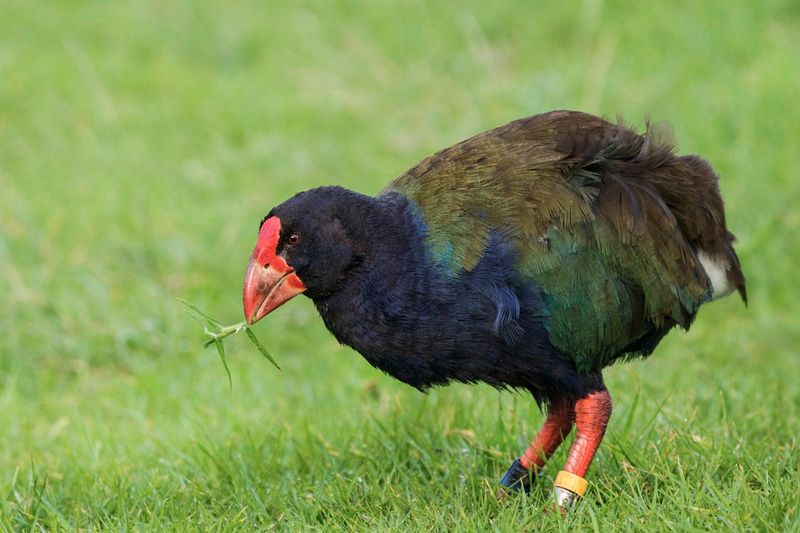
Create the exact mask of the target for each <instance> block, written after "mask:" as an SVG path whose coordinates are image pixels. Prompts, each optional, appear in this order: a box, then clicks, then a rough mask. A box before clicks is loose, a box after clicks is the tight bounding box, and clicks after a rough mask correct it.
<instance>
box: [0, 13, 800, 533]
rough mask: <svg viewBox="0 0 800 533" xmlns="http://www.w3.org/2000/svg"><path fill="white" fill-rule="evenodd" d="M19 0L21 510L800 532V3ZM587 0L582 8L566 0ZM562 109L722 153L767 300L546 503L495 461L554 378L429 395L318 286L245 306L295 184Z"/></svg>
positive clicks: (1, 25) (759, 300)
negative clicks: (567, 489)
mask: <svg viewBox="0 0 800 533" xmlns="http://www.w3.org/2000/svg"><path fill="white" fill-rule="evenodd" d="M538 4H539V3H538V2H537V3H536V5H534V3H531V2H527V1H523V0H520V1H517V2H503V3H502V5H500V3H498V2H483V3H476V4H474V5H470V6H466V5H464V4H463V3H460V2H459V3H452V4H447V3H442V2H425V1H417V2H404V3H402V5H396V4H395V3H393V2H388V1H377V2H339V3H332V2H323V1H318V2H308V3H304V5H302V6H301V5H300V4H299V3H293V2H287V3H280V4H278V3H274V4H273V3H272V2H270V3H266V2H256V1H252V2H248V1H234V2H215V3H211V2H208V3H202V4H201V3H198V2H150V1H148V2H145V1H142V2H99V1H97V2H91V1H80V0H74V1H64V2H60V3H56V2H34V1H27V0H3V2H2V5H1V6H0V11H1V12H2V16H0V80H2V81H0V307H1V308H2V310H3V312H2V313H1V314H0V332H2V335H1V336H0V529H2V530H29V529H33V530H44V529H77V528H83V529H86V530H90V529H91V530H95V529H112V530H131V529H132V530H147V529H168V530H172V529H197V530H241V531H253V530H269V529H273V528H274V529H282V530H293V531H300V530H308V529H317V530H330V529H344V530H351V529H353V530H395V529H400V530H403V529H405V530H437V531H451V530H456V531H461V530H467V531H469V530H480V531H483V530H487V529H496V530H502V531H518V530H520V529H523V530H538V529H539V528H543V529H545V530H565V531H566V530H570V531H571V530H592V529H594V530H601V531H609V530H616V529H621V530H642V531H653V530H696V529H706V530H715V531H720V530H731V529H733V530H770V529H774V530H785V531H792V530H794V531H797V530H798V529H800V509H799V507H800V497H799V496H798V491H797V487H798V486H799V485H800V447H799V445H798V434H800V412H799V406H800V380H798V377H799V376H800V354H799V353H798V351H800V350H799V349H800V319H799V318H798V317H800V299H798V286H800V270H798V265H800V237H798V235H800V211H799V210H798V205H800V181H799V180H798V174H797V169H798V168H800V157H799V156H798V153H799V151H798V140H799V139H800V106H798V103H797V102H798V100H797V99H798V95H799V94H800V54H798V50H800V8H798V5H797V3H796V2H792V1H790V0H786V1H764V2H760V1H752V2H740V1H731V2H728V1H715V2H688V1H686V2H670V3H664V4H663V5H657V4H656V3H644V2H642V3H636V4H635V5H634V3H633V2H620V1H614V2H605V3H604V2H602V1H597V0H596V1H591V0H586V1H585V2H576V1H566V2H560V3H555V2H554V3H548V4H549V5H544V3H542V5H538ZM556 6H557V7H556ZM553 108H573V109H582V110H585V111H589V112H595V113H599V114H603V115H605V116H608V117H611V118H613V117H615V116H616V115H617V113H622V114H623V115H624V116H625V117H626V119H627V120H629V121H631V122H633V123H634V124H637V125H639V126H641V125H642V124H643V122H644V119H645V117H646V116H648V115H649V116H651V117H652V118H653V119H654V120H669V121H671V122H672V123H673V125H674V129H675V132H676V136H677V139H678V143H679V148H680V150H681V152H682V153H700V154H703V155H704V156H705V157H706V158H707V159H708V160H709V161H710V162H711V163H712V164H713V165H714V167H715V168H716V169H717V170H718V171H719V173H720V174H721V176H722V182H721V187H722V190H723V194H724V196H725V198H726V201H727V210H728V218H729V225H730V227H731V229H732V231H733V232H734V233H736V234H737V235H738V237H739V241H740V242H739V247H738V250H739V251H740V256H741V258H742V262H743V265H744V268H745V272H746V274H747V275H748V282H749V283H748V290H749V293H750V297H751V304H750V307H749V308H748V309H745V308H744V307H743V306H742V305H741V303H740V302H739V301H737V299H735V298H729V299H727V300H724V301H721V302H718V303H714V304H712V305H709V306H708V307H707V308H705V309H703V310H702V311H701V313H700V316H699V318H698V320H697V322H696V324H695V326H694V327H693V328H692V331H691V332H690V333H689V334H683V333H679V332H676V333H674V334H672V335H670V336H669V337H668V338H667V339H666V340H665V341H664V342H663V344H662V345H661V347H660V348H659V349H658V350H657V352H656V354H655V355H654V356H653V357H652V358H651V359H649V360H647V361H645V362H635V363H631V364H627V365H619V366H615V367H612V368H610V369H608V371H607V372H606V381H607V383H608V385H609V388H610V390H611V393H612V395H613V397H614V401H615V412H614V416H613V418H612V421H611V424H610V427H609V430H608V436H607V438H606V442H605V443H604V445H603V446H602V448H601V450H600V452H599V455H598V457H597V459H596V461H595V463H594V465H593V467H592V469H591V471H590V473H589V476H588V477H589V480H590V482H591V488H590V491H589V493H588V494H587V497H586V498H585V499H584V501H583V502H582V504H581V505H580V507H579V508H578V509H577V510H576V511H575V512H574V513H571V514H570V515H569V516H566V517H561V516H559V515H557V514H554V513H547V512H544V511H545V509H546V508H547V507H548V505H549V500H548V498H549V490H550V485H551V479H552V476H553V474H554V473H555V472H556V471H557V470H558V468H559V466H560V465H559V463H560V462H561V461H563V459H564V457H565V450H561V451H560V452H559V454H558V455H557V456H556V457H555V458H554V460H553V463H554V464H552V465H551V466H550V468H549V469H548V476H550V477H548V478H547V479H546V480H544V482H543V483H542V484H541V486H540V488H538V489H536V490H535V491H534V492H533V493H532V494H531V495H530V496H529V497H527V498H523V497H520V498H512V499H511V500H509V501H506V502H503V503H498V502H497V501H496V500H495V499H494V497H493V493H494V489H495V487H496V482H497V481H498V480H499V478H500V476H501V475H502V473H503V472H504V471H505V468H506V467H507V466H508V464H509V463H510V461H511V460H512V458H513V457H514V456H516V455H517V454H518V453H519V452H520V451H522V449H524V447H525V445H526V441H527V440H528V439H529V438H530V437H531V436H532V435H533V433H534V432H535V430H536V429H537V427H538V425H539V424H540V423H541V421H542V415H541V414H540V413H539V412H538V411H537V410H536V409H535V407H534V405H533V402H532V401H531V400H530V399H529V398H528V397H526V396H525V395H523V394H512V393H507V392H506V393H501V392H498V391H495V390H493V389H491V388H489V387H486V386H475V387H468V386H463V385H454V386H451V387H448V388H444V389H439V390H436V391H434V392H432V393H430V394H428V395H422V394H420V393H419V392H416V391H415V390H413V389H410V388H408V387H405V386H403V385H402V384H400V383H397V382H394V381H393V380H392V379H390V378H388V377H386V376H384V375H382V374H380V373H379V372H377V371H375V370H374V369H372V368H371V367H370V366H369V365H368V364H367V363H366V362H365V361H364V360H363V359H362V358H361V357H360V356H358V355H357V354H355V353H353V352H351V351H350V350H348V349H345V348H343V347H341V346H339V345H338V344H337V343H336V342H335V341H334V339H333V338H332V337H331V336H330V335H329V334H328V333H327V331H326V330H325V329H324V326H323V325H322V323H321V321H320V320H319V319H318V317H317V316H316V313H315V311H314V309H313V307H312V306H311V305H310V302H309V301H307V300H306V299H304V298H298V299H297V300H296V301H293V302H291V303H290V304H288V305H286V306H284V307H283V308H281V309H280V310H279V312H276V313H274V315H271V316H270V317H269V318H268V319H267V320H264V321H263V322H261V323H259V324H258V326H257V327H256V333H257V334H258V335H259V337H260V338H261V340H262V341H263V342H264V344H265V346H266V347H267V348H268V349H269V350H270V351H271V353H272V354H273V355H274V356H275V357H276V359H277V360H278V361H280V364H281V367H282V369H283V370H282V371H278V370H277V369H275V368H274V367H273V366H272V365H270V364H269V363H268V362H267V361H265V360H264V359H263V358H262V357H261V356H260V355H259V354H258V352H257V351H256V350H255V349H254V348H253V347H252V346H250V344H249V343H248V342H247V339H246V338H244V336H237V337H241V338H236V339H232V342H231V343H229V346H228V356H229V365H230V368H231V371H232V373H233V391H232V392H231V391H229V389H228V384H227V381H226V377H225V374H224V370H223V368H222V367H221V365H220V362H219V359H218V357H217V354H216V353H215V351H214V350H213V348H210V349H207V350H203V349H202V341H203V338H202V334H201V332H200V330H199V329H198V327H197V324H196V323H194V322H193V321H192V320H191V319H190V318H189V317H188V316H187V315H186V313H185V312H184V311H183V310H182V309H181V306H180V304H179V303H178V302H177V301H176V297H181V298H185V299H186V300H188V301H190V302H193V303H196V304H197V305H198V306H199V307H200V308H202V309H204V310H207V311H209V312H210V314H212V316H214V317H215V318H218V319H220V320H222V321H223V322H225V323H234V322H236V321H238V320H241V297H240V294H241V292H240V291H241V281H242V277H243V274H244V269H245V267H246V264H247V260H248V258H249V253H250V251H251V249H252V246H253V243H254V240H255V237H256V230H257V223H258V221H259V220H260V219H261V217H262V216H263V215H264V213H265V212H266V211H267V210H268V209H269V208H270V207H271V206H273V205H274V204H276V203H278V202H280V201H282V200H283V199H285V198H286V197H288V196H289V195H291V194H292V193H293V192H295V191H298V190H301V189H306V188H310V187H313V186H317V185H321V184H330V183H336V184H340V185H344V186H347V187H350V188H354V189H356V190H359V191H362V192H366V193H374V192H376V191H378V190H380V188H381V187H382V185H383V184H384V183H385V182H386V181H388V180H389V179H391V178H392V177H394V176H396V175H398V174H400V173H401V172H402V171H403V170H405V169H406V168H407V167H409V166H410V165H412V164H413V163H415V162H416V161H417V160H418V159H420V158H421V157H423V156H425V155H428V154H429V153H431V152H433V151H435V150H437V149H439V148H442V147H445V146H448V145H450V144H452V143H454V142H456V141H458V140H460V139H463V138H465V137H467V136H469V135H471V134H473V133H476V132H478V131H481V130H484V129H486V128H489V127H492V126H495V125H499V124H502V123H504V122H506V121H508V120H511V119H514V118H518V117H521V116H525V115H529V114H533V113H537V112H542V111H546V110H550V109H553Z"/></svg>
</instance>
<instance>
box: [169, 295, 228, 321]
mask: <svg viewBox="0 0 800 533" xmlns="http://www.w3.org/2000/svg"><path fill="white" fill-rule="evenodd" d="M178 301H179V302H180V303H182V304H183V305H185V306H186V308H187V309H189V310H190V311H192V312H193V313H194V314H195V315H196V316H199V317H202V318H204V319H205V320H206V321H207V322H208V323H209V325H211V326H214V327H217V328H222V327H223V325H222V324H220V323H219V322H217V321H216V320H214V319H213V318H211V317H210V316H208V315H207V314H205V313H204V312H202V311H201V310H200V309H198V308H197V307H195V306H193V305H192V304H190V303H189V302H187V301H186V300H182V299H181V298H178Z"/></svg>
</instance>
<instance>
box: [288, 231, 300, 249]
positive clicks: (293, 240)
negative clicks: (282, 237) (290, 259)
mask: <svg viewBox="0 0 800 533" xmlns="http://www.w3.org/2000/svg"><path fill="white" fill-rule="evenodd" d="M286 242H287V243H289V244H290V245H291V246H297V245H298V244H300V235H298V234H297V233H292V234H291V235H289V238H288V239H286Z"/></svg>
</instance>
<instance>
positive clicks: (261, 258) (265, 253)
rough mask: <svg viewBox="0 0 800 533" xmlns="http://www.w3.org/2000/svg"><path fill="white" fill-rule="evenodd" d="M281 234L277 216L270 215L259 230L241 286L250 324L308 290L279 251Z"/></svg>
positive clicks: (246, 316)
mask: <svg viewBox="0 0 800 533" xmlns="http://www.w3.org/2000/svg"><path fill="white" fill-rule="evenodd" d="M280 235H281V221H280V219H279V218H278V217H270V218H268V219H267V220H266V221H265V222H264V224H263V225H262V226H261V231H259V233H258V242H256V247H255V249H254V250H253V257H252V258H251V259H250V265H249V266H248V267H247V274H245V276H244V288H243V289H242V304H243V306H244V317H245V320H247V323H248V324H250V325H253V324H255V323H256V322H258V321H259V320H261V319H262V318H264V317H265V316H266V315H267V314H269V313H270V312H272V310H273V309H276V308H277V307H279V306H280V305H281V304H283V303H284V302H286V301H288V300H290V299H292V298H294V297H295V296H297V295H298V294H300V293H301V292H303V291H305V290H306V286H305V285H304V284H303V282H302V281H300V278H298V277H297V274H295V273H294V269H293V268H292V267H290V266H289V264H288V263H286V260H285V259H283V258H282V257H281V256H279V255H277V254H276V252H277V247H278V240H279V239H280Z"/></svg>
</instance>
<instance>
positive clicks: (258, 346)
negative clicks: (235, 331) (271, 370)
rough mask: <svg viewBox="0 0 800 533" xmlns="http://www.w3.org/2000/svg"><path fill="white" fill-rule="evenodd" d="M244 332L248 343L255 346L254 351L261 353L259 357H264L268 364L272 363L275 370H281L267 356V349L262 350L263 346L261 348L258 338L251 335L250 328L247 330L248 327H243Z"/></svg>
mask: <svg viewBox="0 0 800 533" xmlns="http://www.w3.org/2000/svg"><path fill="white" fill-rule="evenodd" d="M244 332H245V333H247V336H248V337H249V338H250V342H252V343H253V346H255V347H256V349H258V351H259V352H261V355H263V356H264V357H266V358H267V360H268V361H269V362H270V363H272V364H273V365H275V368H277V369H278V370H280V369H281V367H279V366H278V363H276V362H275V359H273V358H272V356H271V355H270V354H269V352H268V351H267V349H266V348H264V346H262V345H261V343H260V342H258V338H257V337H256V334H255V333H253V332H252V331H250V328H248V327H245V328H244Z"/></svg>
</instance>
